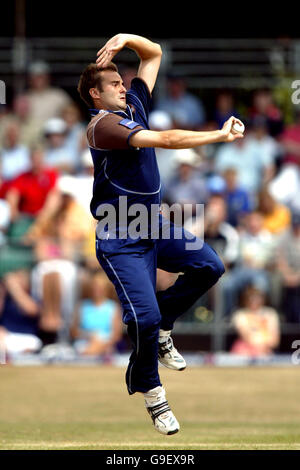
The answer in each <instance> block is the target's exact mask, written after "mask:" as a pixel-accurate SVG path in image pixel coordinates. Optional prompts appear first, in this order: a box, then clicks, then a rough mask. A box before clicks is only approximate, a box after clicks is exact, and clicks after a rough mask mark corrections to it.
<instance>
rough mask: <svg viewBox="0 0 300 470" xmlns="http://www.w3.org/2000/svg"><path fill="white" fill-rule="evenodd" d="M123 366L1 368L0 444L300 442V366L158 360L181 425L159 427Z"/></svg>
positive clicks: (243, 445)
mask: <svg viewBox="0 0 300 470" xmlns="http://www.w3.org/2000/svg"><path fill="white" fill-rule="evenodd" d="M124 375H125V370H124V369H120V368H114V367H110V366H102V367H88V368H87V367H71V366H69V367H62V366H48V367H24V368H23V367H12V366H1V368H0V449H80V450H85V449H107V450H111V449H112V450H118V449H130V450H132V449H151V450H152V449H173V450H179V449H195V450H197V449H217V450H218V449H293V450H295V449H297V450H299V449H300V402H299V388H300V374H299V370H298V368H296V367H295V368H292V367H291V368H281V367H280V368H279V367H278V368H247V369H246V368H245V369H244V368H238V369H237V368H232V369H231V368H224V369H221V368H209V367H203V368H190V369H186V370H185V371H184V372H175V371H170V370H168V369H166V368H160V375H161V379H162V382H163V384H164V386H165V387H166V390H167V397H168V400H169V403H170V405H171V406H172V409H173V411H174V412H175V414H176V417H177V418H178V420H179V422H180V424H181V430H180V432H179V433H178V434H175V435H173V436H163V435H160V434H159V433H157V431H155V430H154V428H153V426H152V424H151V420H150V418H149V416H148V414H147V413H146V410H145V408H144V402H143V396H142V395H141V394H135V395H133V396H129V395H128V394H127V390H126V387H125V383H124Z"/></svg>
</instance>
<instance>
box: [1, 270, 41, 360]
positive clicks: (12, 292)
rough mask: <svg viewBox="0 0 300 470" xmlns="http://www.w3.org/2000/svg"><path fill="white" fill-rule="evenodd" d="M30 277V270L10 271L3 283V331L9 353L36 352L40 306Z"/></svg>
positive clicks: (39, 342) (4, 341)
mask: <svg viewBox="0 0 300 470" xmlns="http://www.w3.org/2000/svg"><path fill="white" fill-rule="evenodd" d="M29 281H30V277H29V273H28V272H26V271H17V272H13V273H9V274H6V276H5V277H4V279H3V282H2V283H1V284H0V330H1V337H2V344H3V343H4V347H5V350H6V352H7V354H8V355H13V354H16V353H25V352H36V351H38V350H39V349H40V348H41V345H42V343H41V340H40V339H39V337H38V321H39V311H40V307H39V305H38V303H37V302H36V301H35V300H34V299H33V298H32V296H31V295H30V282H29Z"/></svg>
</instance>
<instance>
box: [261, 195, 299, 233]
mask: <svg viewBox="0 0 300 470" xmlns="http://www.w3.org/2000/svg"><path fill="white" fill-rule="evenodd" d="M257 209H258V211H259V212H260V213H261V214H262V216H263V228H264V229H266V230H268V231H269V232H271V233H272V234H273V235H278V234H280V233H281V232H283V231H284V230H287V229H288V227H289V226H290V223H291V213H290V210H289V209H288V208H287V207H285V206H284V205H283V204H279V203H278V202H276V201H275V199H274V198H273V197H272V196H271V194H270V192H269V190H268V188H266V187H265V188H263V189H262V190H261V191H260V192H259V194H258V207H257Z"/></svg>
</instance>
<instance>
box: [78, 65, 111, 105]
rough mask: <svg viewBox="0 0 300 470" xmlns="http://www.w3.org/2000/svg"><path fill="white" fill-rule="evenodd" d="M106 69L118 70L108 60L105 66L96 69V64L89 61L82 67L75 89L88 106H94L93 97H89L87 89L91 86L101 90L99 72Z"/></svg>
mask: <svg viewBox="0 0 300 470" xmlns="http://www.w3.org/2000/svg"><path fill="white" fill-rule="evenodd" d="M106 70H112V71H113V72H118V67H117V66H116V64H114V63H113V62H110V63H109V64H108V65H107V66H106V67H104V68H101V69H98V68H97V65H96V64H94V63H91V64H89V65H88V66H87V67H86V68H85V69H84V71H83V72H82V74H81V76H80V79H79V82H78V87H77V91H78V93H79V94H80V97H81V99H82V100H83V101H84V102H85V103H86V104H87V105H88V106H89V107H93V106H94V103H93V98H92V97H91V95H90V93H89V91H90V89H91V88H98V90H99V91H102V88H101V83H102V77H101V72H105V71H106Z"/></svg>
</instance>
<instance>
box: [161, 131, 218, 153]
mask: <svg viewBox="0 0 300 470" xmlns="http://www.w3.org/2000/svg"><path fill="white" fill-rule="evenodd" d="M161 133H162V134H164V136H163V137H164V139H165V142H166V148H171V149H185V148H193V147H198V146H199V145H205V144H213V143H216V142H223V140H224V136H223V134H222V132H221V131H220V130H215V131H206V132H197V131H187V130H182V129H171V130H168V131H162V132H161Z"/></svg>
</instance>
